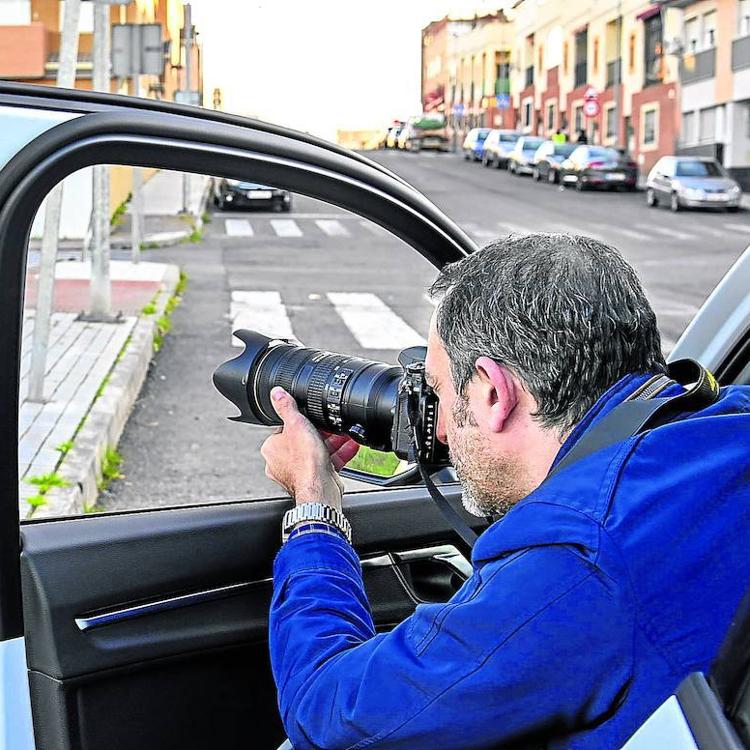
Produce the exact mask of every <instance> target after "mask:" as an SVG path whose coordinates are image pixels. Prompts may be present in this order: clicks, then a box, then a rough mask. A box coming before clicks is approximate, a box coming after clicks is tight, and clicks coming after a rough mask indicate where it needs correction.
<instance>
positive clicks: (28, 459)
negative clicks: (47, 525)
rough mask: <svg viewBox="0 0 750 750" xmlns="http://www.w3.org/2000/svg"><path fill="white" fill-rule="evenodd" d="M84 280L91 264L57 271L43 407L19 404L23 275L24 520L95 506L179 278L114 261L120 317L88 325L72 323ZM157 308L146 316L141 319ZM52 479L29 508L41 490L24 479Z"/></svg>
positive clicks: (28, 317) (29, 311)
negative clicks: (59, 483) (54, 485)
mask: <svg viewBox="0 0 750 750" xmlns="http://www.w3.org/2000/svg"><path fill="white" fill-rule="evenodd" d="M90 272H91V265H90V263H88V262H87V263H81V262H59V263H57V266H56V273H55V308H54V313H53V315H52V320H51V331H50V338H49V345H48V350H47V361H46V372H45V381H44V397H45V402H44V403H43V404H40V403H32V402H29V401H27V400H26V397H27V394H28V388H29V385H28V374H29V373H28V371H29V365H30V359H31V345H32V338H33V331H34V320H35V315H36V311H35V309H34V299H35V293H36V277H37V274H36V272H35V271H32V272H31V273H29V275H28V277H27V295H26V301H27V304H26V308H25V311H24V326H23V341H22V346H21V381H20V394H19V396H20V398H19V401H20V408H19V456H18V475H19V480H20V484H19V501H20V513H21V517H22V518H26V517H29V516H30V515H31V514H32V513H33V514H34V516H35V517H37V516H40V515H68V514H71V513H82V512H84V511H85V510H86V508H87V507H90V506H91V505H93V504H94V502H95V501H96V491H97V486H96V485H97V478H98V473H99V472H100V471H101V462H102V458H103V455H104V454H106V451H107V449H108V448H110V447H114V446H115V445H116V444H117V439H118V438H119V435H120V433H121V431H122V428H123V427H124V425H125V422H126V421H127V416H128V414H129V412H130V408H131V407H132V404H133V402H134V401H135V398H136V397H137V395H138V391H139V390H140V385H141V383H142V381H143V377H145V373H146V370H147V367H148V363H149V361H150V360H151V356H152V353H153V337H154V332H155V328H156V325H157V324H156V320H157V319H158V317H159V316H160V315H161V314H162V313H163V311H164V308H165V306H166V303H167V300H168V299H169V297H170V295H171V294H172V293H173V291H174V289H175V287H176V285H177V282H178V279H179V271H178V269H177V268H176V266H172V265H167V264H164V263H147V262H141V263H138V264H136V265H134V264H132V263H130V262H127V261H113V262H112V264H111V277H112V310H113V311H115V312H118V311H121V312H122V313H123V316H122V317H121V319H120V320H119V321H118V322H116V323H92V322H86V321H82V320H78V312H80V311H81V310H85V309H88V302H89V284H90ZM154 301H156V304H155V305H154V311H153V313H152V314H151V315H145V314H141V311H142V310H143V308H144V306H146V305H147V304H149V303H151V302H154ZM104 396H111V398H104ZM50 474H54V475H56V476H58V477H59V478H60V479H62V480H63V481H64V482H66V483H67V487H65V488H59V489H50V490H48V491H47V492H46V493H45V495H44V498H43V500H44V503H43V505H41V506H40V507H36V508H35V507H34V505H35V502H38V501H39V497H38V493H39V486H38V485H33V484H29V481H28V480H30V479H31V478H34V477H36V478H37V479H38V478H40V477H42V476H44V475H50ZM35 496H36V501H34V500H33V498H34V497H35ZM29 498H32V502H31V503H30V502H29Z"/></svg>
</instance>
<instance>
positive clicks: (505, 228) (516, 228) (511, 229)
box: [497, 221, 529, 234]
mask: <svg viewBox="0 0 750 750" xmlns="http://www.w3.org/2000/svg"><path fill="white" fill-rule="evenodd" d="M497 225H498V227H500V229H501V231H502V232H504V233H505V234H528V233H529V229H528V228H527V227H522V226H521V225H520V224H512V223H511V222H509V221H498V222H497Z"/></svg>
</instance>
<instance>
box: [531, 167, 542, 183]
mask: <svg viewBox="0 0 750 750" xmlns="http://www.w3.org/2000/svg"><path fill="white" fill-rule="evenodd" d="M531 179H532V180H534V182H539V180H541V179H542V175H541V173H540V172H539V170H538V169H537V168H536V167H534V169H533V171H532V172H531Z"/></svg>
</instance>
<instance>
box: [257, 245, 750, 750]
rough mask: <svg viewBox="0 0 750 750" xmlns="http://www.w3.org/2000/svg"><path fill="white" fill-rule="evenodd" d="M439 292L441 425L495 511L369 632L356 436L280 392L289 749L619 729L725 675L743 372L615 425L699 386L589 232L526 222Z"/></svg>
mask: <svg viewBox="0 0 750 750" xmlns="http://www.w3.org/2000/svg"><path fill="white" fill-rule="evenodd" d="M430 292H431V294H430V297H431V299H434V300H437V307H436V309H435V312H434V313H433V318H432V321H431V324H430V332H429V339H428V347H427V357H426V360H425V374H426V378H427V382H428V383H429V384H430V385H431V386H432V388H433V389H434V390H435V392H436V393H437V395H438V397H439V413H438V418H437V438H438V439H439V440H440V441H442V442H444V443H447V444H448V446H449V448H450V454H451V458H452V463H453V466H454V468H455V470H456V473H457V475H458V477H459V480H460V482H461V485H462V489H463V504H464V506H465V508H466V510H467V511H469V512H470V513H472V514H475V515H477V516H481V517H486V516H489V515H493V516H500V520H498V521H496V522H495V523H494V524H492V525H491V526H489V528H487V529H486V530H485V531H484V533H483V534H482V535H481V536H480V537H479V540H478V541H477V543H476V546H475V547H474V550H473V555H472V567H473V574H472V575H471V577H470V578H469V579H468V580H467V581H466V583H465V584H464V585H463V586H462V587H461V589H460V590H459V591H458V593H457V594H456V595H455V596H454V597H453V599H452V600H451V601H450V602H448V603H447V604H443V603H440V604H438V603H436V604H420V605H419V606H418V607H417V609H416V611H415V613H414V614H413V615H412V616H411V617H409V618H407V619H406V620H404V621H403V622H401V623H400V625H398V626H397V627H396V628H395V629H394V630H392V631H391V632H388V633H376V631H375V628H374V624H373V617H372V614H371V609H370V605H369V603H368V598H367V593H366V592H365V589H364V585H363V579H362V566H361V565H360V561H359V559H358V558H357V555H356V553H355V551H354V548H353V547H352V546H351V544H350V542H349V541H348V539H349V530H348V522H346V519H344V516H343V510H342V484H341V480H340V479H339V477H338V475H337V473H336V469H337V468H340V467H341V466H342V465H343V464H345V463H346V462H347V461H348V460H350V459H351V458H352V456H353V455H354V454H355V453H356V450H357V447H358V446H357V444H356V443H354V442H353V441H352V440H351V439H350V438H348V437H346V436H338V435H327V434H326V435H323V436H321V435H319V433H318V432H317V431H316V430H315V428H314V427H313V426H312V424H311V423H310V422H309V421H308V420H307V419H306V418H305V417H304V416H303V415H302V414H301V413H300V412H299V411H298V410H297V406H296V404H295V402H294V400H293V399H292V397H291V396H290V395H289V394H287V393H286V392H285V391H284V390H282V389H281V388H275V389H273V390H272V391H271V399H272V403H273V404H274V406H275V408H276V411H277V413H278V414H279V416H280V417H281V419H282V421H283V423H284V425H283V428H282V430H281V431H279V432H278V433H276V434H274V435H272V436H271V437H269V438H268V439H267V440H266V442H265V443H264V445H263V448H262V453H263V456H264V458H265V460H266V473H267V475H268V476H269V477H271V478H273V479H275V480H276V481H277V482H278V483H279V484H280V485H281V486H282V487H283V488H284V489H285V490H286V491H287V492H289V494H290V495H291V496H292V498H293V499H294V500H295V501H296V503H297V513H296V515H295V516H294V517H295V518H296V521H295V523H296V525H295V526H294V527H293V528H292V529H291V531H290V530H289V529H285V531H286V532H287V533H289V534H290V536H289V538H288V541H285V542H284V543H283V546H282V548H281V551H280V552H279V554H278V556H277V557H276V561H275V568H274V594H273V600H272V605H271V614H270V624H269V627H270V649H271V664H272V668H273V674H274V679H275V681H276V685H277V688H278V700H279V707H280V711H281V717H282V719H283V722H284V726H285V728H286V731H287V733H288V735H289V738H290V740H291V742H292V744H293V745H294V748H295V750H314V749H315V748H329V749H333V748H345V747H346V748H353V747H359V748H364V747H367V748H371V749H372V750H377V749H378V748H385V747H387V748H391V749H393V750H400V749H406V748H409V749H410V750H411V749H415V750H423V749H426V748H440V749H441V750H450V749H451V748H490V747H510V746H513V747H526V748H528V747H554V748H557V749H558V750H566V749H569V748H577V749H578V750H601V748H619V747H622V745H623V744H624V743H625V742H626V741H627V740H628V738H629V737H630V736H631V735H632V734H633V732H635V730H636V729H637V728H638V726H639V725H640V724H641V723H642V722H643V721H644V720H645V719H646V717H648V716H649V714H650V713H651V712H653V711H654V710H656V708H657V707H658V706H659V705H661V704H662V702H663V701H665V700H666V699H667V698H668V697H669V696H670V695H672V694H673V692H674V690H675V689H676V687H677V685H678V684H679V683H680V682H681V681H682V679H683V678H685V677H686V676H687V675H688V674H689V673H691V672H693V671H702V672H704V673H707V672H708V671H709V668H710V665H711V663H712V661H713V660H714V657H715V656H716V653H717V650H718V647H719V644H720V643H721V642H722V640H723V638H724V636H725V634H726V632H727V630H728V628H729V625H730V622H731V621H732V617H733V614H734V611H735V609H736V607H737V605H738V603H739V602H740V600H741V598H742V595H743V594H744V592H745V591H746V590H747V588H748V586H749V585H750V556H748V554H747V539H748V538H750V482H748V477H749V476H750V451H748V450H747V448H748V445H749V444H750V388H748V387H746V386H731V387H727V388H723V389H721V390H719V389H718V386H716V385H715V382H714V381H712V379H711V378H710V376H709V375H706V374H705V371H703V372H704V375H705V377H704V378H703V377H702V378H701V382H703V383H704V385H707V389H706V393H707V394H708V395H707V396H706V398H701V399H700V400H699V403H694V405H693V406H692V407H688V404H687V402H686V400H685V399H684V398H683V399H682V401H681V402H679V407H678V404H677V403H676V402H670V403H672V404H673V406H674V409H673V411H672V412H670V414H671V417H670V419H669V420H666V421H665V423H663V424H662V426H654V427H653V428H652V429H649V430H648V431H646V432H644V433H641V434H639V435H637V436H635V437H630V438H627V439H624V440H623V439H620V440H619V441H617V440H612V441H610V442H607V441H606V440H605V441H604V442H603V443H602V440H601V435H602V430H601V429H599V430H598V431H597V427H604V428H607V429H611V425H612V424H613V422H612V419H611V418H612V417H617V416H618V415H619V414H622V410H621V409H620V411H619V412H617V411H616V410H617V409H618V407H619V406H620V405H625V402H626V401H628V400H631V399H632V398H633V397H635V396H638V397H639V398H640V399H645V398H646V397H647V396H651V395H653V394H658V397H659V399H662V398H664V399H667V398H670V397H681V396H682V395H683V394H685V390H684V388H683V387H682V386H681V385H679V384H677V383H676V382H675V381H673V380H670V378H669V377H667V376H666V375H665V373H666V372H667V367H666V364H665V361H664V356H663V354H662V345H661V341H660V338H659V332H658V329H657V324H656V316H655V314H654V311H653V309H652V308H651V306H650V304H649V303H648V301H647V299H646V297H645V294H644V291H643V288H642V286H641V284H640V282H639V280H638V277H637V276H636V274H635V272H634V271H633V269H632V268H631V267H630V266H629V265H628V264H627V263H626V262H625V261H624V260H623V259H622V257H621V256H620V254H619V253H618V252H617V251H616V250H615V249H614V248H612V247H610V246H609V245H605V244H603V243H601V242H598V241H597V240H594V239H592V238H590V237H582V236H574V235H567V234H529V235H511V236H510V237H509V238H506V239H503V240H498V241H496V242H493V243H491V244H490V245H488V246H487V247H485V248H484V249H483V250H480V251H478V252H476V253H474V254H472V255H470V256H468V257H466V258H464V259H463V260H461V261H459V262H457V263H453V264H450V265H448V266H447V267H446V268H444V269H443V271H442V272H441V273H440V275H439V276H438V278H437V280H436V281H435V283H434V284H433V285H432V288H431V290H430ZM686 364H687V363H686ZM674 374H676V372H675V373H674ZM644 404H647V401H645V400H641V401H640V406H643V405H644ZM625 406H627V405H625ZM633 406H634V405H633ZM640 406H639V407H638V408H637V409H636V411H638V413H639V414H641V415H642V413H643V412H642V411H640ZM626 413H627V412H626ZM630 413H631V414H633V408H632V406H631V411H630ZM607 420H609V421H607ZM592 433H593V434H592ZM605 433H606V429H605ZM594 435H597V436H599V444H598V446H597V449H596V450H594V449H593V448H591V441H592V439H593V437H594ZM587 441H588V445H589V448H590V450H589V453H588V454H586V455H585V456H584V457H581V456H580V446H581V445H582V444H583V445H586V442H587ZM577 449H578V460H577V461H575V460H574V461H573V462H572V463H571V458H572V457H574V456H576V450H577ZM571 451H573V453H571ZM566 457H567V458H566ZM561 461H562V462H567V465H565V463H563V464H562V465H563V466H564V468H562V469H561V470H559V471H555V469H556V468H557V469H559V468H560V466H561V463H560V462H561ZM355 502H356V501H355ZM396 502H397V501H396ZM321 519H326V520H325V521H321ZM342 519H343V520H342ZM355 532H356V529H355ZM426 533H427V532H426ZM409 575H410V573H409V572H408V571H406V570H405V569H404V570H403V571H402V569H401V567H400V566H399V567H394V576H395V577H396V578H398V577H400V576H406V577H407V579H408V577H409ZM403 585H404V586H405V587H406V589H405V591H406V592H408V591H409V589H408V583H406V582H403ZM248 679H251V678H248ZM660 746H661V745H660Z"/></svg>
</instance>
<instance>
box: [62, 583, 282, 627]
mask: <svg viewBox="0 0 750 750" xmlns="http://www.w3.org/2000/svg"><path fill="white" fill-rule="evenodd" d="M272 583H273V578H262V579H260V580H258V581H246V582H245V583H232V584H230V585H228V586H217V587H216V588H212V589H203V590H202V591H193V592H191V593H189V594H179V595H177V596H167V597H164V598H163V599H156V600H154V601H150V602H144V603H142V604H133V605H130V606H127V607H119V608H117V609H108V610H105V611H103V612H97V613H95V614H90V615H85V616H81V617H76V618H75V624H76V626H77V627H78V629H79V630H80V631H81V632H83V633H85V632H87V631H89V630H92V629H93V628H99V627H102V626H103V625H113V624H115V623H119V622H126V621H128V620H134V619H136V618H138V617H146V616H147V615H155V614H158V613H159V612H167V611H169V610H173V609H180V608H182V607H191V606H193V605H195V604H204V603H206V602H213V601H216V600H217V599H225V598H227V597H228V596H237V595H238V594H243V593H244V592H246V591H248V590H250V589H253V588H257V587H258V586H263V585H268V584H272Z"/></svg>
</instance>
